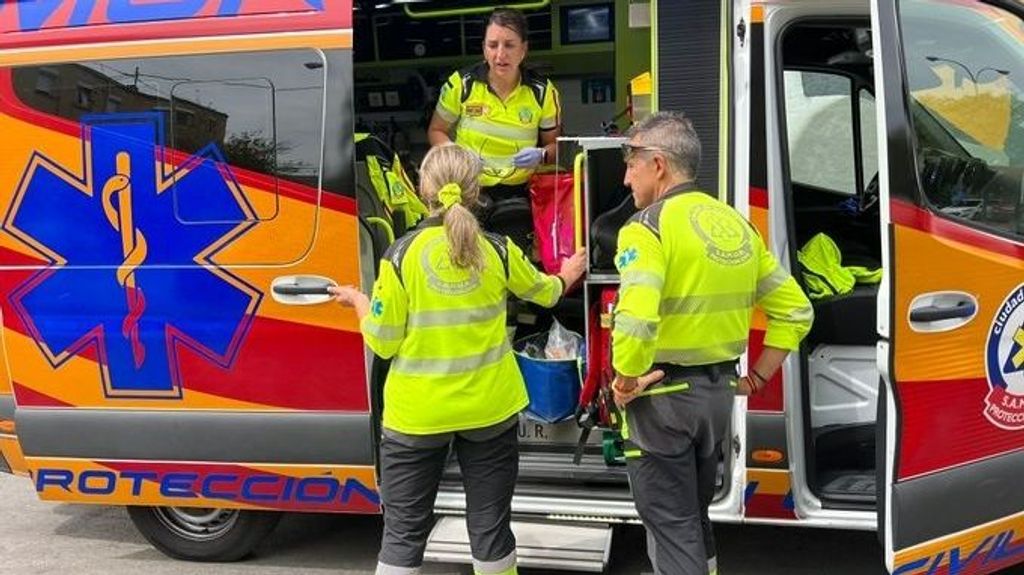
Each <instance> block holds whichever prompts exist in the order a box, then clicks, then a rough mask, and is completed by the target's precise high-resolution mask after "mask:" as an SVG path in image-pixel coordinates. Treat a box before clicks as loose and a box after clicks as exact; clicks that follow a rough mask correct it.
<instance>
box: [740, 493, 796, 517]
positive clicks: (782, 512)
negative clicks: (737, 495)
mask: <svg viewBox="0 0 1024 575" xmlns="http://www.w3.org/2000/svg"><path fill="white" fill-rule="evenodd" d="M785 500H786V496H785V495H768V494H760V493H754V495H752V496H751V497H750V499H748V500H747V502H746V503H745V504H744V512H743V515H744V516H745V517H750V518H754V517H757V518H765V519H796V514H795V513H793V510H792V509H786V506H785V504H784V502H785Z"/></svg>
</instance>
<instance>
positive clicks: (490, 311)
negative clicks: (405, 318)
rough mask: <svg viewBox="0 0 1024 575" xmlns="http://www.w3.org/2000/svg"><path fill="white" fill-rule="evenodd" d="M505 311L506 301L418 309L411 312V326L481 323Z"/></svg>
mask: <svg viewBox="0 0 1024 575" xmlns="http://www.w3.org/2000/svg"><path fill="white" fill-rule="evenodd" d="M504 311H505V304H504V302H503V303H499V304H495V305H488V306H481V307H471V308H464V309H439V310H431V311H418V312H415V313H410V314H409V327H437V326H445V325H466V324H470V323H479V322H484V321H489V320H492V319H495V318H497V317H499V316H501V314H502V313H504Z"/></svg>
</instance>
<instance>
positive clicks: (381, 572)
mask: <svg viewBox="0 0 1024 575" xmlns="http://www.w3.org/2000/svg"><path fill="white" fill-rule="evenodd" d="M420 573H421V571H420V568H419V567H396V566H394V565H388V564H387V563H377V571H376V575H420Z"/></svg>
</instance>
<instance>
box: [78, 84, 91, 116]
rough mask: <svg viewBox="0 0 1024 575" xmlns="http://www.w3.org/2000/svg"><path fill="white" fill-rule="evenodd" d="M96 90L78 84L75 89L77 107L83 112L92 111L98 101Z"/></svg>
mask: <svg viewBox="0 0 1024 575" xmlns="http://www.w3.org/2000/svg"><path fill="white" fill-rule="evenodd" d="M95 92H96V91H95V90H94V89H93V88H91V87H89V86H86V85H85V84H78V86H76V88H75V105H76V106H78V107H79V108H82V109H83V110H92V106H93V104H94V103H95V101H96V97H95Z"/></svg>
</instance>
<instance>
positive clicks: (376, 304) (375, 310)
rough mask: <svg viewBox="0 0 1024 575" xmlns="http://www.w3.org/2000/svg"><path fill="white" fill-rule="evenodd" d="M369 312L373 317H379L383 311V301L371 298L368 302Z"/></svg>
mask: <svg viewBox="0 0 1024 575" xmlns="http://www.w3.org/2000/svg"><path fill="white" fill-rule="evenodd" d="M370 312H371V313H372V314H373V317H380V316H381V315H382V314H383V313H384V302H382V301H380V300H379V299H377V298H373V301H372V302H370Z"/></svg>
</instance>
